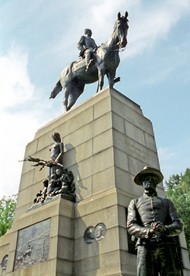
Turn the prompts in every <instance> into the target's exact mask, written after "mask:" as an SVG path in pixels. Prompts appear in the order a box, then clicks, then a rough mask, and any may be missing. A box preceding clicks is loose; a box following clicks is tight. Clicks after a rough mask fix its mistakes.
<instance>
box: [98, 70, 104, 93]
mask: <svg viewBox="0 0 190 276" xmlns="http://www.w3.org/2000/svg"><path fill="white" fill-rule="evenodd" d="M104 75H105V70H104V67H103V65H102V66H99V67H98V87H97V92H99V91H100V90H102V88H103V86H104Z"/></svg>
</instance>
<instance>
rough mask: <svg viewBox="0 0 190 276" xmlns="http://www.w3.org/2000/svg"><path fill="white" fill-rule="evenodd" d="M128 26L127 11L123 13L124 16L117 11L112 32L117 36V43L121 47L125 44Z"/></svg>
mask: <svg viewBox="0 0 190 276" xmlns="http://www.w3.org/2000/svg"><path fill="white" fill-rule="evenodd" d="M128 28H129V26H128V12H126V13H125V16H121V13H120V12H119V13H118V19H117V21H116V22H115V26H114V33H115V35H116V37H117V45H119V46H120V47H121V48H124V47H125V46H126V45H127V31H128Z"/></svg>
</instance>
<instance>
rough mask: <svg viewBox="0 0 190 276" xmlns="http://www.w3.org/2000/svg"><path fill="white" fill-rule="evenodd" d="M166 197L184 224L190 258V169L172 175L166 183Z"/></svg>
mask: <svg viewBox="0 0 190 276" xmlns="http://www.w3.org/2000/svg"><path fill="white" fill-rule="evenodd" d="M166 196H167V197H169V198H170V199H171V200H172V201H173V203H174V205H175V207H176V209H177V211H178V214H179V216H180V217H181V219H182V221H183V223H184V232H185V236H186V241H187V248H188V251H189V256H190V220H189V218H190V169H189V168H187V169H186V171H185V172H184V173H183V174H182V173H181V174H176V175H172V176H171V177H170V178H169V181H166Z"/></svg>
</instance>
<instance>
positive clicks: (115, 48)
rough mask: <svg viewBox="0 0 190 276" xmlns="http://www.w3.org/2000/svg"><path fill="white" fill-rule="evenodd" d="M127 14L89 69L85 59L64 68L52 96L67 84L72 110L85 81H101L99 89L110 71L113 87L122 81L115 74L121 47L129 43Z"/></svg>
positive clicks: (66, 95) (67, 104)
mask: <svg viewBox="0 0 190 276" xmlns="http://www.w3.org/2000/svg"><path fill="white" fill-rule="evenodd" d="M127 17H128V12H126V13H125V16H121V14H120V13H118V18H117V21H116V22H115V25H114V28H113V32H112V35H111V36H110V38H109V39H108V41H107V42H106V43H104V44H101V46H100V47H98V48H97V50H96V52H95V53H94V54H93V64H92V66H91V67H90V68H89V70H88V71H86V70H85V68H86V66H85V60H84V59H81V60H79V61H74V62H72V63H71V65H70V66H68V67H66V68H65V69H64V70H63V72H62V73H61V76H60V79H59V81H58V82H57V84H56V86H55V88H54V89H53V91H52V92H51V95H50V99H51V98H52V99H54V98H55V97H56V96H57V94H58V93H59V92H60V91H61V90H62V88H64V91H65V93H64V100H63V104H64V106H65V109H66V111H68V110H69V109H70V108H71V107H72V106H73V105H74V104H75V102H76V100H77V99H78V97H79V96H80V95H81V94H82V93H83V91H84V87H85V84H89V83H93V82H96V81H98V87H97V92H98V91H100V90H101V89H102V88H103V85H104V76H105V75H107V78H108V84H109V87H110V88H113V85H114V83H115V82H116V81H118V78H117V79H115V75H116V69H117V67H118V65H119V62H120V58H119V50H120V49H122V48H125V47H126V45H127V31H128V28H129V26H128V19H127Z"/></svg>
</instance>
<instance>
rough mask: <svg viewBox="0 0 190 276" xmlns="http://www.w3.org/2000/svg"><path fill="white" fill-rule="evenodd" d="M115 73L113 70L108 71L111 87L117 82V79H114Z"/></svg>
mask: <svg viewBox="0 0 190 276" xmlns="http://www.w3.org/2000/svg"><path fill="white" fill-rule="evenodd" d="M115 73H116V72H115V71H112V72H108V74H107V78H108V84H109V88H111V89H112V88H113V86H114V83H115V81H114V79H115Z"/></svg>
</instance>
